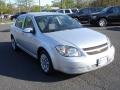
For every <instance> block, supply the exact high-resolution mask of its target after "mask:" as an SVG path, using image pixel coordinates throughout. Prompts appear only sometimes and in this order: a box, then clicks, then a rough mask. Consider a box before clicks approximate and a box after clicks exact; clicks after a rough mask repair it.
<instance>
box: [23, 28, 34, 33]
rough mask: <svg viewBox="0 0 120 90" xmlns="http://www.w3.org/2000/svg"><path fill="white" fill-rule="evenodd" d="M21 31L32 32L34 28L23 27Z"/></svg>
mask: <svg viewBox="0 0 120 90" xmlns="http://www.w3.org/2000/svg"><path fill="white" fill-rule="evenodd" d="M23 32H24V33H33V32H34V30H33V28H25V29H24V30H23Z"/></svg>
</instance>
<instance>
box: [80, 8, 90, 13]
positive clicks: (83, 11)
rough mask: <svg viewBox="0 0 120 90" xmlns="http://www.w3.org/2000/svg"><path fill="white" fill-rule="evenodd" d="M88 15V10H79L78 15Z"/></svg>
mask: <svg viewBox="0 0 120 90" xmlns="http://www.w3.org/2000/svg"><path fill="white" fill-rule="evenodd" d="M88 13H89V9H87V8H85V9H81V10H79V14H88Z"/></svg>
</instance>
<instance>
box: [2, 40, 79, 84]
mask: <svg viewBox="0 0 120 90" xmlns="http://www.w3.org/2000/svg"><path fill="white" fill-rule="evenodd" d="M0 75H3V76H7V77H12V78H16V79H20V80H27V81H38V82H46V83H49V82H58V81H63V80H66V79H70V78H74V77H76V76H78V75H67V74H64V73H60V72H56V73H55V74H54V75H45V74H44V73H43V72H42V71H41V70H40V67H39V63H38V61H36V60H35V59H34V58H32V57H31V56H30V55H28V54H26V53H25V52H23V51H21V50H19V51H17V52H15V51H13V50H12V47H11V43H10V42H0Z"/></svg>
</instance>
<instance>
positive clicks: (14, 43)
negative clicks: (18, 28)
mask: <svg viewBox="0 0 120 90" xmlns="http://www.w3.org/2000/svg"><path fill="white" fill-rule="evenodd" d="M11 44H12V48H13V50H14V51H17V50H18V46H17V44H16V42H15V39H14V37H11Z"/></svg>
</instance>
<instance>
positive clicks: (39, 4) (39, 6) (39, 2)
mask: <svg viewBox="0 0 120 90" xmlns="http://www.w3.org/2000/svg"><path fill="white" fill-rule="evenodd" d="M40 4H41V3H40V0H39V8H40V11H41V5H40Z"/></svg>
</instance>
